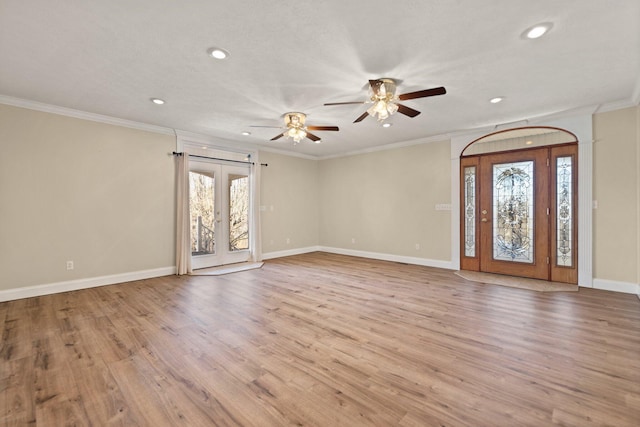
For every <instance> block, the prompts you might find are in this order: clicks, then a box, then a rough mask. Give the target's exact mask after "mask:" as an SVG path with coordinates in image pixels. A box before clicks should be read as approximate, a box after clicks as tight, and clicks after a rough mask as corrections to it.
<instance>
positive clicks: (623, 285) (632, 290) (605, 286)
mask: <svg viewBox="0 0 640 427" xmlns="http://www.w3.org/2000/svg"><path fill="white" fill-rule="evenodd" d="M593 288H594V289H601V290H603V291H613V292H622V293H625V294H636V295H637V296H638V298H640V285H639V284H637V283H630V282H618V281H615V280H606V279H596V278H594V279H593Z"/></svg>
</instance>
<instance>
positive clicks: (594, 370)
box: [0, 253, 640, 427]
mask: <svg viewBox="0 0 640 427" xmlns="http://www.w3.org/2000/svg"><path fill="white" fill-rule="evenodd" d="M0 331H2V343H1V346H0V363H1V365H0V425H3V426H5V425H6V426H25V425H29V426H52V425H56V426H57V425H118V426H125V425H126V426H154V427H155V426H179V425H184V426H192V425H203V426H260V427H262V426H287V425H291V426H332V427H333V426H349V427H357V426H405V427H409V426H516V425H517V426H546V425H549V426H553V425H558V426H576V427H578V426H622V427H625V426H633V427H637V426H638V425H640V301H639V300H638V298H637V297H636V296H634V295H626V294H617V293H612V292H606V291H599V290H593V289H585V288H581V289H580V290H579V291H578V292H571V293H562V292H558V293H556V292H553V293H536V292H533V291H527V290H522V289H511V288H506V287H502V286H497V285H485V284H480V283H476V282H470V281H466V280H464V279H462V278H460V277H458V276H456V275H455V274H453V272H452V271H448V270H443V269H436V268H428V267H422V266H416V265H405V264H400V263H393V262H386V261H377V260H370V259H364V258H356V257H348V256H343V255H335V254H327V253H311V254H305V255H299V256H292V257H285V258H280V259H274V260H269V261H267V262H265V264H264V266H263V267H262V268H261V269H255V270H249V271H244V272H239V273H234V274H229V275H224V276H180V277H177V276H169V277H161V278H156V279H148V280H141V281H136V282H130V283H123V284H119V285H112V286H105V287H100V288H92V289H86V290H82V291H76V292H68V293H62V294H56V295H48V296H43V297H37V298H29V299H24V300H17V301H10V302H4V303H0Z"/></svg>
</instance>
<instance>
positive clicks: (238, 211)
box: [229, 174, 249, 252]
mask: <svg viewBox="0 0 640 427" xmlns="http://www.w3.org/2000/svg"><path fill="white" fill-rule="evenodd" d="M246 249H249V177H248V176H246V175H233V174H230V175H229V251H232V252H233V251H240V250H246Z"/></svg>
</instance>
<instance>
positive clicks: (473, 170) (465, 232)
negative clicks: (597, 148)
mask: <svg viewBox="0 0 640 427" xmlns="http://www.w3.org/2000/svg"><path fill="white" fill-rule="evenodd" d="M576 157H577V146H576V145H564V146H559V147H544V148H537V149H529V150H519V151H509V152H504V153H494V154H484V155H479V156H470V157H464V158H462V159H461V182H462V188H461V190H462V191H461V206H462V210H461V214H462V216H461V218H462V221H461V233H462V236H461V237H462V239H461V242H462V245H461V268H462V269H465V270H475V271H483V272H488V273H498V274H506V275H510V276H520V277H529V278H535V279H542V280H552V281H559V282H567V283H577V265H576V260H577V257H576V236H577V233H576V226H575V222H576V221H575V213H576V203H575V194H577V192H576V188H575V187H576V179H575V177H576V167H575V165H576V164H577V162H576Z"/></svg>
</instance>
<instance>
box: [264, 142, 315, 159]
mask: <svg viewBox="0 0 640 427" xmlns="http://www.w3.org/2000/svg"><path fill="white" fill-rule="evenodd" d="M258 150H260V151H265V152H267V153H274V154H280V155H282V156H289V157H298V158H301V159H306V160H322V158H321V157H319V156H312V155H310V154H303V153H296V152H295V151H294V152H291V151H286V150H282V149H279V148H271V147H264V146H262V145H260V146H258Z"/></svg>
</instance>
